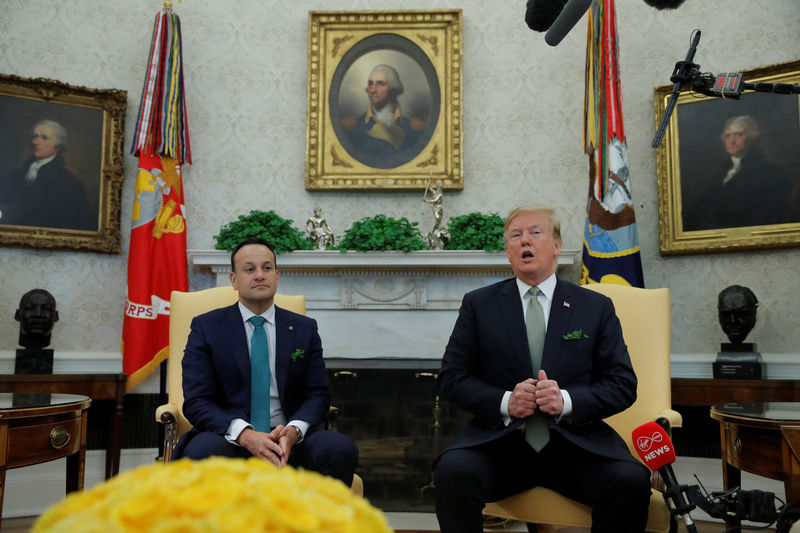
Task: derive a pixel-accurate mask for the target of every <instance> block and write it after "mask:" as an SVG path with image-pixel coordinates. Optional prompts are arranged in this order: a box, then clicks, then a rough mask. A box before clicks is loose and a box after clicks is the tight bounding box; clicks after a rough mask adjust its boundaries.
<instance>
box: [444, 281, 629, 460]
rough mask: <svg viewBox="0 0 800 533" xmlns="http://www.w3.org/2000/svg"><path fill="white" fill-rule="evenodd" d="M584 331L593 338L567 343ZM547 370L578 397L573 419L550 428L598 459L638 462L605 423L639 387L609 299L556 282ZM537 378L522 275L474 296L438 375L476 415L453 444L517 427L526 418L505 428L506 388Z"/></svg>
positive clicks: (448, 392)
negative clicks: (520, 286)
mask: <svg viewBox="0 0 800 533" xmlns="http://www.w3.org/2000/svg"><path fill="white" fill-rule="evenodd" d="M578 330H580V331H582V332H583V334H584V335H586V336H587V337H586V338H580V339H574V340H566V339H564V336H565V335H569V334H571V333H573V332H575V331H578ZM581 336H582V337H583V335H581ZM542 368H543V369H544V370H545V372H546V373H547V377H548V379H553V380H556V381H557V382H558V384H559V386H560V387H561V388H562V389H566V390H567V391H568V392H569V395H570V397H571V399H572V414H571V415H570V416H569V417H565V418H568V420H562V421H561V422H559V423H558V424H556V423H555V419H554V418H553V417H549V423H550V427H551V428H553V429H555V430H556V431H558V432H559V433H561V434H562V435H563V436H564V437H565V438H567V439H568V440H570V441H571V442H573V443H575V444H576V445H578V446H580V447H581V448H584V449H586V450H589V451H591V452H594V453H596V454H599V455H603V456H606V457H612V458H617V459H624V460H631V461H636V459H635V458H634V457H633V456H632V455H631V454H630V452H629V451H628V448H627V446H626V444H625V442H624V441H623V440H622V438H621V437H620V436H619V435H617V433H616V432H615V431H614V430H613V429H612V428H611V427H610V426H608V425H607V424H606V423H605V422H603V420H602V419H603V418H605V417H607V416H610V415H612V414H615V413H618V412H620V411H622V410H624V409H626V408H627V407H628V406H630V405H631V404H632V403H633V401H634V400H635V399H636V383H637V382H636V375H635V374H634V372H633V367H632V366H631V362H630V357H629V356H628V350H627V347H626V346H625V342H624V340H623V338H622V329H621V327H620V323H619V319H618V318H617V316H616V313H615V312H614V305H613V304H612V302H611V300H610V299H609V298H608V297H606V296H604V295H601V294H599V293H596V292H594V291H590V290H586V289H583V288H581V287H579V286H577V285H574V284H572V283H568V282H565V281H562V280H558V281H557V284H556V289H555V292H554V293H553V302H552V307H551V309H550V318H549V321H548V325H547V333H546V336H545V342H544V351H543V355H542ZM530 377H535V376H534V373H533V368H532V363H531V359H530V352H529V349H528V341H527V336H526V333H525V319H524V316H523V313H522V303H521V302H520V297H519V291H518V290H517V284H516V281H515V278H511V279H509V280H505V281H501V282H499V283H495V284H493V285H489V286H487V287H483V288H481V289H477V290H475V291H472V292H469V293H467V294H466V295H465V296H464V299H463V302H462V304H461V309H460V310H459V314H458V319H457V320H456V324H455V327H454V328H453V333H452V335H451V336H450V341H449V342H448V344H447V348H446V350H445V354H444V358H443V360H442V369H441V371H440V373H439V378H438V383H439V390H440V394H441V395H442V396H443V397H444V398H447V399H448V400H450V401H451V402H453V403H455V404H456V405H458V406H460V407H462V408H464V409H466V410H467V411H469V412H471V413H472V414H473V415H474V417H473V418H472V420H471V421H470V422H469V423H468V424H467V426H466V427H465V428H464V430H463V431H462V432H461V433H460V434H459V436H458V437H457V438H456V440H455V442H454V443H453V445H452V446H451V447H452V448H464V447H469V446H475V445H478V444H483V443H485V442H489V441H492V440H494V439H497V438H499V437H501V436H503V435H505V434H506V433H508V432H510V431H513V430H515V429H516V428H518V427H519V426H520V425H521V424H522V420H521V419H512V423H511V424H510V425H509V426H506V425H505V424H504V423H503V417H502V415H501V414H500V403H501V400H502V397H503V394H504V392H505V391H513V390H514V386H515V385H516V384H517V383H519V382H521V381H524V380H525V379H527V378H530ZM643 422H644V421H643Z"/></svg>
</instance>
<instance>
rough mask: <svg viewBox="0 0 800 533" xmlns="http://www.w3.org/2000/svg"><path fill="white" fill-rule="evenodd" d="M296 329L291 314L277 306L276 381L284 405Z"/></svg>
mask: <svg viewBox="0 0 800 533" xmlns="http://www.w3.org/2000/svg"><path fill="white" fill-rule="evenodd" d="M295 327H297V326H296V325H295V324H294V323H293V322H292V320H291V319H290V318H289V314H288V313H287V312H286V311H284V310H283V309H281V308H280V307H278V306H277V305H276V306H275V380H276V381H277V382H278V397H279V398H280V399H281V404H282V403H283V393H284V391H285V390H286V378H287V376H288V372H289V354H290V353H291V350H292V347H293V346H294V335H295V331H294V330H295Z"/></svg>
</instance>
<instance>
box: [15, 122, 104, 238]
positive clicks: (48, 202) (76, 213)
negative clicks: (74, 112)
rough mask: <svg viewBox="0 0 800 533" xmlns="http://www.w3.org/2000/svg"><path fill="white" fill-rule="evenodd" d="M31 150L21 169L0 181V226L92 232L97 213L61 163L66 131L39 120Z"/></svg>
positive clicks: (95, 226) (75, 180)
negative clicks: (39, 227)
mask: <svg viewBox="0 0 800 533" xmlns="http://www.w3.org/2000/svg"><path fill="white" fill-rule="evenodd" d="M31 148H32V154H31V156H30V157H29V158H28V159H27V160H26V161H25V163H24V165H23V166H22V167H21V168H19V169H17V170H16V171H13V172H11V173H10V174H8V175H6V176H4V177H3V178H2V179H0V190H2V194H1V195H0V224H7V225H15V226H41V227H47V228H59V229H74V230H90V231H96V230H97V217H96V216H95V215H96V211H97V209H96V208H95V209H94V210H92V209H90V204H89V199H88V197H87V195H86V188H85V187H84V186H83V184H82V183H81V182H80V180H78V178H76V177H75V176H74V175H73V174H72V172H70V171H69V170H68V169H67V166H66V163H65V161H64V155H63V153H64V151H65V150H66V149H67V130H66V129H65V128H64V127H63V126H62V125H61V124H59V123H58V122H56V121H54V120H41V121H39V122H37V123H36V125H35V126H34V128H33V133H32V134H31ZM95 204H96V202H95Z"/></svg>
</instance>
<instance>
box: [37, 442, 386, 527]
mask: <svg viewBox="0 0 800 533" xmlns="http://www.w3.org/2000/svg"><path fill="white" fill-rule="evenodd" d="M76 531H80V532H82V533H227V532H230V533H234V532H235V533H243V532H247V533H250V532H262V531H263V532H270V533H301V532H302V533H315V532H325V533H384V532H385V533H391V531H392V530H391V529H390V528H389V526H388V524H387V522H386V518H385V517H384V516H383V514H382V513H381V512H380V511H379V510H378V509H376V508H374V507H372V506H371V505H370V504H369V502H367V500H365V499H363V498H360V497H358V496H356V495H354V494H353V493H352V492H350V489H349V488H348V487H346V486H345V485H344V484H343V483H341V482H339V481H337V480H335V479H333V478H329V477H325V476H323V475H320V474H317V473H315V472H309V471H305V470H296V469H294V468H292V467H288V466H287V467H284V468H281V469H278V468H276V467H275V466H274V465H273V464H272V463H269V462H267V461H263V460H260V459H246V460H245V459H223V458H211V459H206V460H203V461H190V460H188V459H182V460H180V461H175V462H173V463H168V464H166V465H164V464H161V463H156V464H152V465H146V466H142V467H139V468H137V469H135V470H131V471H129V472H126V473H123V474H121V475H119V476H117V477H115V478H113V479H111V480H109V481H107V482H104V483H101V484H100V485H97V486H96V487H94V488H92V489H90V490H87V491H84V492H74V493H71V494H69V495H68V496H67V497H66V498H65V499H64V500H63V501H61V502H60V503H58V504H56V505H54V506H53V507H51V508H50V509H48V510H47V511H45V513H44V514H43V515H42V516H40V517H39V519H38V520H37V521H36V523H35V524H34V525H33V529H32V530H31V533H75V532H76Z"/></svg>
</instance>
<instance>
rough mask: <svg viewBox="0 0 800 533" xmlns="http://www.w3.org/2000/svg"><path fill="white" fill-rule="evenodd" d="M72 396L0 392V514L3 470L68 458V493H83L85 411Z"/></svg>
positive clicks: (84, 400) (83, 403)
mask: <svg viewBox="0 0 800 533" xmlns="http://www.w3.org/2000/svg"><path fill="white" fill-rule="evenodd" d="M91 403H92V400H90V399H89V398H87V397H86V396H78V395H73V394H41V393H37V394H11V393H0V515H2V512H3V493H4V490H5V483H6V470H8V469H10V468H17V467H20V466H27V465H34V464H38V463H44V462H47V461H52V460H53V459H59V458H61V457H66V458H67V484H66V489H67V492H72V491H76V490H83V473H84V467H85V464H86V410H87V409H89V405H90V404H91Z"/></svg>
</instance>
